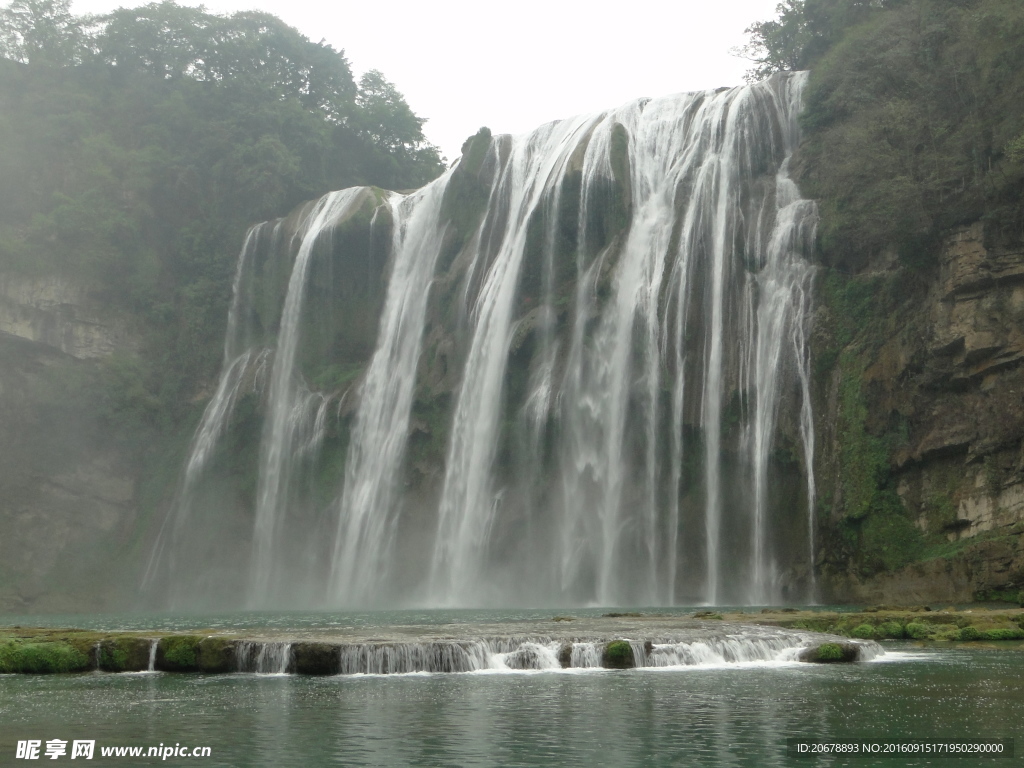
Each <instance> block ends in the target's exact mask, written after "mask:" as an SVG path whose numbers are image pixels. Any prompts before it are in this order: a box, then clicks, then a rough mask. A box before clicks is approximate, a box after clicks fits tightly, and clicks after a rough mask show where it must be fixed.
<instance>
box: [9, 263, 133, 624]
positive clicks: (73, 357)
mask: <svg viewBox="0 0 1024 768" xmlns="http://www.w3.org/2000/svg"><path fill="white" fill-rule="evenodd" d="M137 343H138V342H137V339H136V338H135V337H134V336H133V334H132V333H131V332H130V329H129V325H128V324H127V322H125V321H124V320H123V319H122V318H119V317H117V316H116V315H115V314H114V313H112V312H110V311H109V310H107V309H105V308H104V306H103V304H102V303H101V302H99V301H98V300H96V299H94V298H93V297H92V296H91V295H90V292H89V291H88V289H86V288H85V287H84V286H82V285H79V284H76V283H73V282H71V281H63V280H59V279H56V278H49V279H34V280H29V279H24V278H16V277H9V276H6V277H3V278H2V279H0V441H2V445H3V449H2V450H0V499H2V503H0V531H2V535H0V610H3V611H10V612H18V611H27V610H58V611H59V610H69V609H75V610H82V609H86V610H98V609H102V608H107V609H109V608H112V607H114V604H113V602H112V601H113V600H115V599H116V596H117V595H118V594H119V593H120V592H121V590H120V587H121V586H122V585H121V584H120V583H119V570H118V568H119V560H120V559H121V558H122V556H123V554H124V552H125V551H126V549H127V548H128V547H129V546H130V543H131V541H132V538H133V536H134V534H135V530H136V526H135V524H136V521H137V518H138V506H137V499H136V496H137V487H138V483H137V474H138V466H137V464H136V462H135V461H134V460H133V458H132V456H131V454H130V452H129V451H126V450H125V446H124V445H122V444H119V443H118V441H116V440H113V439H111V435H110V434H109V432H108V431H107V430H106V429H105V428H104V425H103V423H102V421H101V414H102V411H103V408H104V402H103V399H104V387H103V384H104V367H103V366H104V361H107V360H108V359H109V358H110V357H111V356H112V355H114V354H116V353H127V352H130V351H132V350H133V349H134V348H135V347H136V346H137Z"/></svg>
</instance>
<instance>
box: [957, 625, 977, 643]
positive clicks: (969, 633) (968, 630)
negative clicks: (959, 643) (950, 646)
mask: <svg viewBox="0 0 1024 768" xmlns="http://www.w3.org/2000/svg"><path fill="white" fill-rule="evenodd" d="M960 639H961V640H980V639H981V632H979V631H978V628H977V627H964V628H963V629H961V630H960Z"/></svg>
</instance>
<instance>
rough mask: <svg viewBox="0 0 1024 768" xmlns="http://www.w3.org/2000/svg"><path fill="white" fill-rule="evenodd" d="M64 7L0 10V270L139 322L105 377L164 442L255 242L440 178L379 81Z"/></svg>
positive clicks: (285, 32) (250, 30)
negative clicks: (288, 221)
mask: <svg viewBox="0 0 1024 768" xmlns="http://www.w3.org/2000/svg"><path fill="white" fill-rule="evenodd" d="M68 7H69V0H15V2H13V3H12V4H11V5H10V6H8V7H7V8H5V9H3V10H2V11H0V56H2V58H0V269H2V270H3V271H5V272H11V271H16V272H21V273H23V274H26V273H27V274H46V275H53V274H60V275H62V276H66V277H69V278H72V279H75V280H80V281H82V282H84V283H86V284H88V285H90V286H94V287H95V288H96V290H97V291H99V292H100V293H101V294H102V297H103V299H104V300H105V301H107V302H109V303H112V304H114V305H117V306H120V307H122V308H124V309H125V310H127V311H129V312H130V313H132V314H133V315H134V316H135V317H137V318H138V321H139V324H140V328H141V329H143V332H144V336H145V342H146V345H145V348H144V349H143V351H142V355H141V356H140V357H139V358H138V359H133V360H130V361H127V360H120V361H115V362H114V363H112V365H111V371H110V375H109V376H108V377H107V378H108V379H110V381H106V382H105V384H106V385H107V386H108V388H109V390H110V393H109V399H110V400H111V402H110V407H111V410H113V411H115V412H117V413H118V414H121V415H123V416H124V417H125V418H126V419H127V420H128V421H131V422H137V421H139V420H140V419H141V420H143V421H150V422H153V423H159V424H160V425H162V426H167V425H168V424H169V423H173V422H175V421H176V420H178V419H180V418H181V416H182V415H183V412H184V411H185V410H187V404H188V402H189V400H190V399H191V398H192V397H194V396H195V394H196V390H197V388H199V387H201V386H202V385H203V383H204V382H207V381H209V379H210V378H211V376H213V375H214V374H215V372H216V369H217V366H218V364H219V362H220V354H221V349H220V347H221V343H222V338H223V326H224V318H225V317H226V314H227V302H228V300H229V298H230V290H231V276H232V273H233V269H234V263H235V260H236V258H237V253H238V247H239V243H240V242H241V240H242V234H243V233H244V231H245V229H246V228H247V227H248V226H251V225H252V224H254V223H256V222H258V221H261V220H265V219H269V218H272V217H274V216H280V215H281V214H282V213H283V212H285V211H288V210H290V209H291V208H293V207H294V206H295V205H296V204H298V203H299V202H301V201H303V200H306V199H311V198H315V197H319V196H320V195H322V194H323V193H325V192H327V191H328V190H330V189H338V188H342V187H346V186H352V185H356V184H375V185H379V186H384V187H389V188H407V187H415V186H419V185H421V184H423V183H425V182H426V181H429V180H430V179H432V178H433V177H434V176H436V175H437V174H438V173H440V171H441V170H442V165H441V161H440V158H439V157H438V153H437V150H436V148H435V147H433V146H431V145H430V144H428V143H427V142H426V141H425V140H424V138H423V133H422V126H423V123H424V120H423V119H422V118H419V117H417V116H416V115H415V114H414V113H413V112H412V111H411V110H410V109H409V107H408V105H407V104H406V102H405V100H404V98H403V97H402V95H401V94H400V93H398V91H397V90H396V89H395V87H394V86H393V85H392V84H391V83H389V82H388V81H387V80H386V79H385V78H384V76H383V75H381V74H380V73H379V72H375V71H371V72H368V73H367V74H365V75H364V76H363V77H362V78H361V80H360V81H359V82H358V83H357V82H355V80H354V78H353V75H352V71H351V68H350V66H349V63H348V61H347V60H346V58H345V56H344V54H343V53H342V52H339V51H335V50H334V49H333V48H331V47H330V46H329V45H327V44H325V43H313V42H311V41H310V40H308V39H307V38H305V37H304V36H302V35H301V34H300V33H299V32H298V31H296V30H294V29H292V28H291V27H288V26H287V25H285V24H284V23H282V22H281V21H280V20H279V19H277V18H275V17H273V16H270V15H268V14H265V13H260V12H241V13H237V14H234V15H233V16H230V17H222V16H216V15H212V14H209V13H206V12H205V11H203V10H202V9H197V8H186V7H182V6H178V5H176V4H174V3H173V2H162V3H151V4H149V5H146V6H142V7H139V8H132V9H119V10H117V11H115V12H113V13H111V14H109V15H108V16H103V17H98V18H78V17H74V16H72V15H71V14H70V12H69V10H68ZM117 384H120V385H121V386H110V385H117Z"/></svg>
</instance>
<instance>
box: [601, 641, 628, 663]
mask: <svg viewBox="0 0 1024 768" xmlns="http://www.w3.org/2000/svg"><path fill="white" fill-rule="evenodd" d="M603 663H604V666H606V667H610V668H612V669H626V668H628V667H632V666H633V647H632V646H631V645H630V644H629V642H627V641H626V640H613V641H612V642H610V643H608V645H606V646H605V647H604V660H603Z"/></svg>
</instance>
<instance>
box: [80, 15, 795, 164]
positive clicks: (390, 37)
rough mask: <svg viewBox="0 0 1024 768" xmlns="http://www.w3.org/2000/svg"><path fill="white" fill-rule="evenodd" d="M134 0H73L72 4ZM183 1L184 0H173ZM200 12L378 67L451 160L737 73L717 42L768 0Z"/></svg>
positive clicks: (712, 84) (724, 45)
mask: <svg viewBox="0 0 1024 768" xmlns="http://www.w3.org/2000/svg"><path fill="white" fill-rule="evenodd" d="M135 4H139V5H141V4H142V2H141V0H140V2H139V3H132V2H128V3H123V2H116V0H76V2H74V3H73V5H72V10H73V12H75V13H76V14H87V13H106V12H109V11H111V10H113V9H115V8H117V7H120V6H125V5H127V6H128V7H132V6H133V5H135ZM183 4H184V5H193V3H183ZM204 5H205V7H206V9H207V10H208V11H210V12H212V13H223V14H230V13H233V12H235V11H239V10H247V9H259V10H263V11H267V12H269V13H272V14H274V15H275V16H278V17H279V18H281V19H282V20H284V21H285V22H286V23H288V24H290V25H292V26H294V27H296V28H297V29H299V30H300V31H301V32H302V33H303V34H305V35H307V36H308V37H309V38H310V39H312V40H314V41H317V40H321V39H323V40H326V41H327V42H328V43H330V44H331V45H333V46H334V47H335V48H338V49H344V51H345V54H346V56H347V57H348V60H349V62H350V63H351V65H352V68H353V70H354V72H355V74H356V76H357V77H358V76H359V75H361V74H362V73H363V72H365V71H367V70H369V69H379V70H380V71H381V72H383V73H384V75H385V76H386V77H387V78H388V79H389V80H391V81H392V82H393V83H395V85H396V86H397V87H398V89H399V90H400V91H401V92H402V93H403V94H404V95H405V97H406V100H407V101H408V102H409V104H410V106H411V107H412V109H413V111H415V112H416V113H417V114H418V115H420V116H421V117H425V118H427V119H428V122H427V124H426V126H425V133H426V135H427V138H428V139H429V140H430V141H432V142H434V143H435V144H437V145H438V146H439V147H441V151H442V154H444V155H445V156H446V157H447V158H448V159H449V160H453V159H454V158H455V157H457V156H458V155H459V154H460V152H459V150H460V147H461V146H462V142H463V141H464V140H465V138H466V137H467V136H469V135H470V134H472V133H474V132H476V130H477V129H478V128H479V127H480V126H482V125H486V126H488V127H489V128H490V129H491V130H492V131H493V132H495V133H522V132H525V131H528V130H530V129H532V128H535V127H536V126H538V125H540V124H542V123H545V122H547V121H549V120H555V119H558V118H562V117H567V116H569V115H573V114H579V113H583V112H593V111H597V110H601V109H606V108H609V107H614V106H617V105H619V104H621V103H623V102H625V101H629V100H631V99H634V98H637V97H640V96H661V95H665V94H669V93H675V92H679V91H692V90H701V89H704V88H717V87H720V86H731V85H737V84H739V83H740V82H742V79H743V73H744V71H745V70H746V69H747V67H748V62H746V61H744V60H742V59H739V58H736V57H735V56H732V55H731V54H730V53H729V49H730V48H732V47H734V46H738V45H741V44H742V43H743V42H745V40H746V37H745V35H744V34H743V30H744V29H745V28H746V27H747V26H749V25H750V24H751V23H753V22H755V21H759V20H765V19H769V18H772V17H773V16H774V15H775V13H774V8H775V5H776V0H721V1H720V2H717V3H703V2H693V1H692V0H683V1H682V2H675V3H664V2H657V1H656V0H636V1H635V2H632V3H629V4H628V5H626V6H623V4H621V3H614V4H613V3H602V2H550V1H544V0H519V2H516V3H515V4H510V5H507V6H498V5H494V4H482V3H479V2H468V0H436V1H435V2H432V3H423V2H409V1H408V0H394V1H393V2H390V3H387V4H383V5H381V4H371V3H350V2H342V3H323V2H314V1H313V0H260V1H259V2H246V1H245V0H209V1H208V2H206V3H205V4H204Z"/></svg>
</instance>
